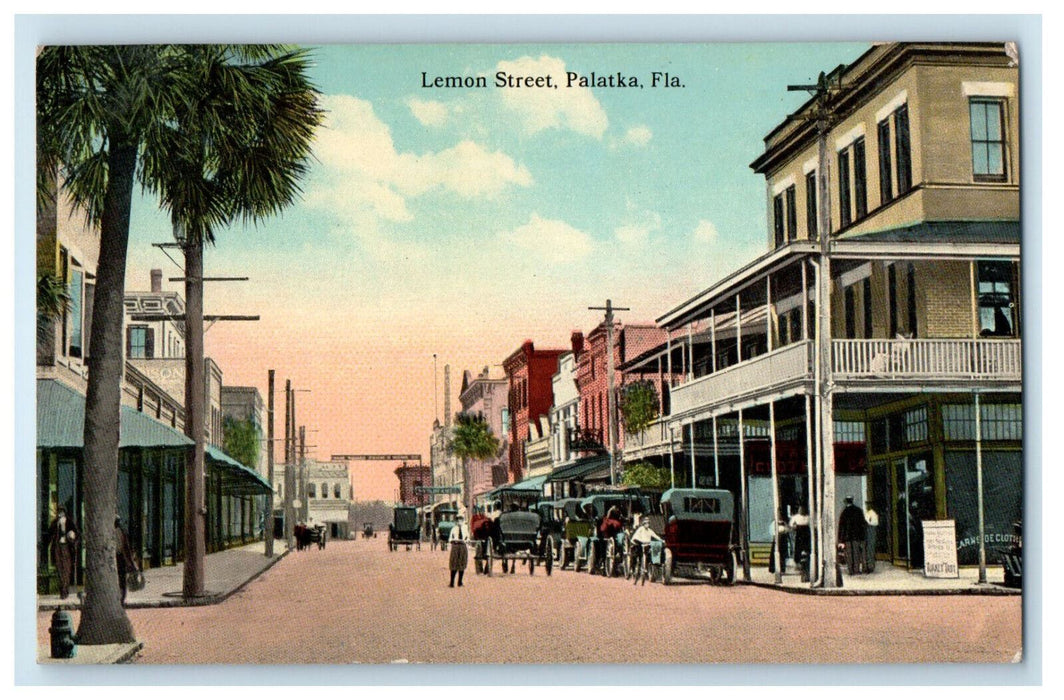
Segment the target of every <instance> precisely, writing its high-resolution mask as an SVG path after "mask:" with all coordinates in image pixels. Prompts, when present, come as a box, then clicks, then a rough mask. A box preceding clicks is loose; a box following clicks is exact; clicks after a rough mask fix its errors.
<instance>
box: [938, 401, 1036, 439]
mask: <svg viewBox="0 0 1064 700" xmlns="http://www.w3.org/2000/svg"><path fill="white" fill-rule="evenodd" d="M979 408H980V411H979V413H980V421H981V423H982V426H981V428H982V433H983V434H982V436H981V438H982V439H983V440H1022V439H1023V410H1022V407H1021V406H1020V404H994V403H991V404H982V405H981V406H980V407H979ZM942 427H943V429H944V431H945V437H946V439H947V440H975V404H947V405H945V406H943V407H942Z"/></svg>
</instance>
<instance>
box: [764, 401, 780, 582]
mask: <svg viewBox="0 0 1064 700" xmlns="http://www.w3.org/2000/svg"><path fill="white" fill-rule="evenodd" d="M768 430H769V433H768V450H769V455H768V463H769V465H770V466H771V468H772V522H773V526H772V530H773V532H772V549H773V550H774V551H775V554H776V571H775V576H774V580H775V582H776V583H777V584H781V583H783V564H784V561H783V559H782V557H781V554H782V552H781V551H780V534H779V530H780V529H779V523H778V522H777V520H779V517H780V484H779V476H778V470H777V467H776V402H775V401H769V402H768Z"/></svg>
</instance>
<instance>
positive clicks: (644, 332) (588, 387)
mask: <svg viewBox="0 0 1064 700" xmlns="http://www.w3.org/2000/svg"><path fill="white" fill-rule="evenodd" d="M606 330H607V329H606V324H605V322H603V323H600V324H599V325H598V326H596V327H595V328H594V329H593V330H592V331H591V332H590V333H588V334H587V338H586V339H585V341H584V347H583V352H581V353H580V355H579V359H578V360H577V368H576V387H577V390H578V391H579V392H580V408H579V422H580V428H581V430H582V431H583V435H584V437H585V439H588V438H590V439H593V440H594V441H597V442H598V443H599V444H601V445H602V446H603V447H605V448H606V449H609V442H610V433H609V375H608V373H607V359H608V358H607V355H606V345H607V333H606ZM665 337H666V333H665V331H664V330H662V329H661V328H658V327H657V326H655V325H653V324H649V323H642V324H629V325H623V324H621V323H616V322H615V323H614V326H613V368H614V378H613V388H614V391H615V392H616V393H617V395H618V397H619V396H620V391H621V387H623V386H624V384H625V375H624V374H623V373H622V372H621V371H620V370H619V369H617V368H618V367H620V366H621V365H622V364H623V363H624V362H626V361H627V360H630V359H632V358H634V357H637V356H639V355H640V354H642V353H644V352H646V351H647V350H650V349H651V348H654V347H656V346H658V345H661V344H662V343H664V342H665ZM635 379H639V377H635ZM615 408H616V409H617V410H618V411H619V410H620V401H619V400H618V401H617V402H616V403H615ZM623 447H624V429H623V426H622V425H621V423H620V420H619V419H618V428H617V445H616V449H617V450H618V451H619V450H621V449H622V448H623Z"/></svg>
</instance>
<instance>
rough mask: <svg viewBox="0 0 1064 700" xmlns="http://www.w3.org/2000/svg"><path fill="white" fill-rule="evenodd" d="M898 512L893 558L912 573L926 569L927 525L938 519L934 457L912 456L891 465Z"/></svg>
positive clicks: (894, 523) (894, 513)
mask: <svg viewBox="0 0 1064 700" xmlns="http://www.w3.org/2000/svg"><path fill="white" fill-rule="evenodd" d="M891 470H892V472H893V483H894V508H893V510H892V513H891V515H892V516H893V517H892V519H893V521H894V522H893V523H892V524H891V529H892V538H893V556H894V559H895V561H899V562H901V561H904V562H907V563H908V566H909V568H911V569H920V568H923V566H924V528H923V521H924V520H929V519H933V518H934V516H935V493H934V484H935V480H934V476H933V474H932V473H931V456H930V455H910V456H906V457H901V458H898V459H895V460H893V461H892V462H891Z"/></svg>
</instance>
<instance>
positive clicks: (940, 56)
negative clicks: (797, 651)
mask: <svg viewBox="0 0 1064 700" xmlns="http://www.w3.org/2000/svg"><path fill="white" fill-rule="evenodd" d="M1014 56H1015V53H1014V52H1013V51H1011V48H1010V47H1006V46H1004V45H1002V44H989V43H965V44H957V43H950V44H919V43H892V44H883V45H877V46H875V47H873V48H871V49H870V50H868V51H867V52H866V53H865V54H863V55H862V56H861V57H860V58H858V59H857V60H856V61H855V62H854V63H853V64H851V65H849V66H843V67H840V68H839V69H836V70H835V71H833V72H832V73H830V74H828V75H827V76H826V79H827V84H828V85H830V86H833V89H832V90H831V92H830V95H831V97H830V102H829V115H830V121H829V122H828V125H829V127H828V129H827V133H826V134H825V136H826V139H825V140H826V151H827V157H826V159H825V160H824V161H823V162H822V161H821V158H820V157H819V145H820V139H819V133H818V128H817V120H816V118H815V110H816V107H817V103H816V101H815V98H814V99H811V100H809V101H808V102H807V103H806V104H805V105H803V106H802V108H800V109H799V110H797V111H796V112H795V113H794V114H792V115H790V116H788V117H787V118H786V119H785V120H784V121H783V122H782V123H780V124H779V125H778V126H777V127H776V128H775V129H773V130H772V132H771V133H769V134H768V136H766V137H765V150H764V153H762V154H761V155H760V156H758V157H757V159H756V160H755V161H754V162H753V163H752V164H751V167H752V168H753V169H754V171H755V172H757V173H758V174H761V175H764V177H765V182H766V198H767V202H768V222H767V224H768V225H767V231H766V240H767V243H768V248H769V251H768V252H767V253H766V254H764V255H762V256H761V257H759V258H757V259H756V260H753V261H751V262H750V263H748V264H747V265H745V266H744V267H743V268H742V269H740V270H738V271H737V272H735V273H733V274H731V275H729V276H727V277H725V278H724V279H722V280H721V281H719V282H718V283H716V284H714V285H713V286H712V287H710V288H708V289H706V290H704V291H703V292H701V293H700V294H698V295H697V296H695V297H694V298H692V299H690V300H688V301H686V302H684V303H683V304H681V305H679V306H677V307H676V308H674V309H673V310H671V311H669V312H668V313H666V314H665V315H664V316H662V317H660V318H659V319H658V322H659V324H660V325H661V326H662V327H664V328H665V329H667V330H668V331H670V333H676V335H675V336H671V337H678V338H680V339H682V342H683V345H684V347H683V354H684V356H686V357H687V358H690V362H689V363H688V365H687V366H688V367H689V368H690V372H689V373H687V374H685V375H684V377H683V379H682V380H681V381H678V382H676V381H673V382H672V383H673V386H671V387H670V399H671V401H670V406H669V415H668V416H667V417H666V419H665V420H666V422H667V423H668V425H669V426H670V427H671V428H673V429H674V430H675V431H676V432H682V433H683V434H684V435H685V438H686V444H687V445H689V446H690V447H689V448H687V447H685V449H690V453H689V454H690V455H692V456H691V460H692V469H693V470H695V471H696V472H697V473H698V475H699V482H700V483H701V482H702V476H703V475H704V476H705V477H706V479H707V480H708V481H711V482H715V483H720V484H721V485H724V486H726V487H728V488H731V489H732V490H734V491H735V492H736V495H737V497H738V499H737V502H738V503H741V504H742V506H743V510H744V515H745V518H744V522H745V523H746V524H747V525H746V532H744V536H745V537H746V539H747V541H748V542H749V544H750V551H751V552H752V554H753V555H754V556H755V557H757V556H758V555H759V553H760V554H762V555H763V554H766V553H767V547H768V544H767V543H768V542H769V541H770V539H771V534H770V532H771V527H770V523H771V521H772V518H773V510H774V509H775V508H778V509H779V511H780V512H781V514H782V515H784V516H786V514H788V513H789V512H793V511H794V510H795V509H796V508H798V507H799V506H801V505H805V506H807V507H809V508H810V512H811V513H812V514H813V515H814V526H815V528H816V530H817V531H818V533H822V532H823V531H824V529H825V528H827V529H828V532H833V528H831V527H829V526H828V523H837V522H838V515H839V512H840V510H841V507H842V504H843V502H844V499H845V498H847V497H853V498H854V500H855V501H856V502H857V503H858V504H860V505H866V504H867V505H870V506H872V507H873V508H874V509H875V510H876V512H877V513H878V515H879V528H878V532H877V538H878V541H877V543H876V556H877V558H878V559H880V560H883V561H887V562H892V563H893V564H896V565H898V566H903V567H908V568H911V569H919V568H921V567H922V566H923V543H922V527H921V523H922V521H924V520H942V519H953V520H955V521H956V530H957V533H956V534H957V548H958V551H957V554H958V561H959V563H960V564H961V565H962V566H963V565H974V564H976V563H977V561H978V550H979V541H978V540H979V538H978V511H977V507H976V500H977V487H976V464H977V458H978V459H980V460H981V463H982V469H983V491H984V497H985V508H984V512H985V518H986V524H985V537H984V541H985V543H986V550H987V562H988V563H989V564H991V565H992V564H995V563H998V562H999V561H1000V552H1001V551H1003V550H1005V549H1007V547H1008V545H1009V541H1010V539H1011V532H1012V529H1011V523H1012V522H1013V521H1014V520H1016V519H1018V518H1019V517H1020V516H1021V515H1022V513H1021V508H1022V484H1023V453H1022V445H1021V439H1022V410H1021V403H1022V341H1021V338H1022V330H1023V329H1022V326H1023V318H1022V298H1021V294H1020V286H1021V285H1020V281H1021V267H1020V239H1021V228H1020V220H1019V194H1020V171H1019V100H1018V84H1019V80H1018V79H1019V76H1018V67H1017V63H1016V61H1015V59H1014ZM783 87H784V86H780V89H781V90H782V89H783ZM821 169H824V175H825V176H826V182H827V183H828V186H827V193H826V194H827V196H826V197H825V198H821V197H819V196H818V192H817V189H818V184H819V183H822V182H824V181H825V180H824V179H822V178H820V177H819V175H820V170H821ZM825 200H826V202H827V205H828V212H827V214H828V215H827V219H828V220H829V225H828V227H827V230H822V229H823V224H822V221H823V220H824V217H823V216H822V214H823V213H824V212H822V211H821V207H822V206H823V204H824V202H825ZM821 236H828V237H829V238H828V241H827V249H826V250H822V249H821V248H822V242H823V241H822V240H821ZM820 274H826V275H828V279H829V280H830V281H829V283H828V286H827V289H828V290H829V293H828V294H827V298H823V299H821V298H820V296H821V295H820V294H818V284H817V281H818V279H819V278H818V275H820ZM821 304H822V305H823V306H822V307H821V306H820V305H821ZM818 318H826V319H827V327H828V329H829V341H828V345H827V346H825V347H821V343H820V342H819V341H818V339H817V335H818V334H817V332H816V330H817V326H816V324H817V322H818ZM685 330H686V331H687V332H686V333H684V331H685ZM821 374H823V375H824V376H825V377H826V378H827V379H828V381H827V382H826V388H825V389H823V390H821V391H820V392H818V386H824V384H823V383H822V381H821V380H822V377H821ZM977 411H978V418H977V413H976V412H977ZM977 425H979V426H980V428H979V430H977V429H976V426H977ZM828 435H830V436H833V439H831V440H828V439H826V436H828ZM829 469H830V470H833V473H834V475H835V499H834V502H830V501H827V502H825V498H824V488H823V487H824V484H823V481H822V478H821V476H820V475H821V474H823V473H824V471H822V470H829ZM773 475H774V476H775V478H774V479H773ZM829 546H833V543H832V542H828V541H824V540H823V539H822V540H821V542H820V544H819V547H820V548H826V547H829ZM821 552H823V549H821Z"/></svg>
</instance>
